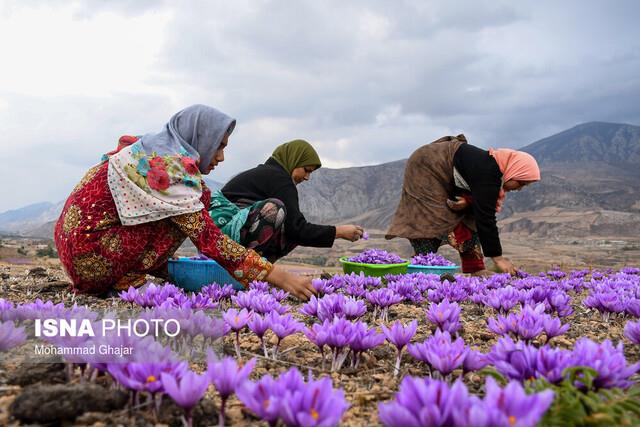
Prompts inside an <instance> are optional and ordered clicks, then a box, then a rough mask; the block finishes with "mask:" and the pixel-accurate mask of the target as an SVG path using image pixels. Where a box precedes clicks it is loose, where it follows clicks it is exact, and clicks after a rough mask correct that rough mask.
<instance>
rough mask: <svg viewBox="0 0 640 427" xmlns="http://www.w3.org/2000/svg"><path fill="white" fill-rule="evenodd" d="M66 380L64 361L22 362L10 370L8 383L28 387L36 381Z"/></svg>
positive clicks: (51, 382)
mask: <svg viewBox="0 0 640 427" xmlns="http://www.w3.org/2000/svg"><path fill="white" fill-rule="evenodd" d="M64 382H66V374H65V371H64V364H63V363H37V364H26V363H24V364H21V365H19V366H18V368H17V369H16V370H14V371H10V372H9V375H8V378H7V383H9V384H12V385H19V386H21V387H26V386H28V385H31V384H35V383H43V384H62V383H64Z"/></svg>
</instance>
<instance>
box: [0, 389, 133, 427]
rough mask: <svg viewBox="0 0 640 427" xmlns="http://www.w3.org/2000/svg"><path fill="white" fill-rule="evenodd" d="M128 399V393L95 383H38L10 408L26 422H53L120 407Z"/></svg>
mask: <svg viewBox="0 0 640 427" xmlns="http://www.w3.org/2000/svg"><path fill="white" fill-rule="evenodd" d="M127 401H128V395H127V393H125V392H123V391H120V390H109V389H105V388H104V387H100V386H98V385H95V384H56V385H43V384H36V385H31V386H28V387H26V388H25V389H24V390H22V393H20V395H18V397H17V398H16V400H14V401H13V403H12V404H11V406H10V407H9V411H10V412H11V415H13V417H14V418H17V419H19V420H20V421H23V422H36V423H50V422H54V421H56V422H59V421H62V420H74V419H75V418H76V417H77V416H78V415H81V414H83V413H85V412H89V411H91V412H109V411H113V410H117V409H121V408H123V407H124V406H125V405H126V403H127Z"/></svg>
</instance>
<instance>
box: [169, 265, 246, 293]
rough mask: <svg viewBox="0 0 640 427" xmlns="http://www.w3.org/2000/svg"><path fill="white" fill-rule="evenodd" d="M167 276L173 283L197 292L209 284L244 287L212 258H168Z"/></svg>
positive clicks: (240, 288) (239, 288)
mask: <svg viewBox="0 0 640 427" xmlns="http://www.w3.org/2000/svg"><path fill="white" fill-rule="evenodd" d="M169 276H170V277H171V280H172V281H173V283H175V284H176V285H177V286H179V287H181V288H183V289H185V290H187V291H193V292H197V291H199V290H200V289H201V288H202V287H203V286H206V285H210V284H214V283H215V284H218V285H220V286H222V285H233V288H234V289H237V290H242V289H244V287H243V286H242V285H241V284H240V282H238V281H237V280H236V279H234V278H233V277H231V275H230V274H229V273H228V272H227V270H225V269H224V268H223V267H222V266H221V265H220V264H218V263H217V262H215V261H214V260H197V259H189V258H186V257H181V258H178V259H170V260H169Z"/></svg>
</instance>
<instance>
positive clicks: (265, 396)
mask: <svg viewBox="0 0 640 427" xmlns="http://www.w3.org/2000/svg"><path fill="white" fill-rule="evenodd" d="M236 395H237V396H238V399H240V401H241V402H242V403H244V405H245V406H246V407H247V408H249V409H250V410H251V411H253V413H254V414H256V415H257V416H258V418H260V419H261V420H264V421H266V422H268V423H269V426H275V425H276V424H277V422H278V419H279V418H280V408H281V405H282V400H283V396H284V389H283V387H282V385H281V384H279V383H278V382H277V381H276V380H274V379H273V377H272V376H271V375H265V376H263V377H262V378H260V380H259V381H257V382H252V381H248V380H247V381H244V382H243V383H242V384H240V385H239V386H238V388H237V389H236Z"/></svg>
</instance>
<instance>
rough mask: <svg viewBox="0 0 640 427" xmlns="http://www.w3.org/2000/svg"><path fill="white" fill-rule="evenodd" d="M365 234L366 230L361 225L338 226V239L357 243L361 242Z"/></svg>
mask: <svg viewBox="0 0 640 427" xmlns="http://www.w3.org/2000/svg"><path fill="white" fill-rule="evenodd" d="M362 233H364V228H362V227H360V226H359V225H351V224H349V225H336V238H338V239H344V240H349V241H350V242H355V241H356V240H360V238H361V237H362Z"/></svg>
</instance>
